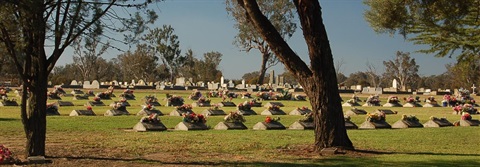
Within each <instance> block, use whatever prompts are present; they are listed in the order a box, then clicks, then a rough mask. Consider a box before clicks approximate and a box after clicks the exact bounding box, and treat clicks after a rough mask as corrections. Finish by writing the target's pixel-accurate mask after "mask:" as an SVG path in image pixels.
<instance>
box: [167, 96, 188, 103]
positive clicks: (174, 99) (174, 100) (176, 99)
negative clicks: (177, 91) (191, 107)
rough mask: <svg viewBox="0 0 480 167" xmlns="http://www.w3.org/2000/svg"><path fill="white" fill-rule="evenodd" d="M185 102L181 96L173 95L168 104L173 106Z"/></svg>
mask: <svg viewBox="0 0 480 167" xmlns="http://www.w3.org/2000/svg"><path fill="white" fill-rule="evenodd" d="M183 101H184V100H183V98H182V97H180V96H175V95H173V96H172V97H170V98H168V102H170V103H172V104H181V103H183Z"/></svg>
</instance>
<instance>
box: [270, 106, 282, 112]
mask: <svg viewBox="0 0 480 167" xmlns="http://www.w3.org/2000/svg"><path fill="white" fill-rule="evenodd" d="M268 110H270V111H280V106H278V105H271V106H268Z"/></svg>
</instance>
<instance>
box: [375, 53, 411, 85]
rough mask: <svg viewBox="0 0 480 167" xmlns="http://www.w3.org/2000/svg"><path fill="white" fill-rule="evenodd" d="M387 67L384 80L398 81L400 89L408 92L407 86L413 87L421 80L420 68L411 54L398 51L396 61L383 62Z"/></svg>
mask: <svg viewBox="0 0 480 167" xmlns="http://www.w3.org/2000/svg"><path fill="white" fill-rule="evenodd" d="M383 65H385V73H384V74H383V76H384V78H385V79H387V80H393V79H396V80H397V82H398V83H399V89H401V90H404V91H405V90H406V89H407V86H412V85H414V83H415V82H416V80H417V79H418V78H419V76H418V68H419V66H418V65H417V63H416V62H415V58H411V57H410V53H408V52H407V53H403V52H400V51H398V52H397V54H396V57H395V59H394V60H389V61H383Z"/></svg>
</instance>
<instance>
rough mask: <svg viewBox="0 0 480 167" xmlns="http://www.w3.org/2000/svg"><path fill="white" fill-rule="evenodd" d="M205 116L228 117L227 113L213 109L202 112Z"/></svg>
mask: <svg viewBox="0 0 480 167" xmlns="http://www.w3.org/2000/svg"><path fill="white" fill-rule="evenodd" d="M202 114H203V115H206V116H215V115H227V114H226V113H225V111H223V110H220V109H218V110H212V109H206V110H204V111H203V112H202Z"/></svg>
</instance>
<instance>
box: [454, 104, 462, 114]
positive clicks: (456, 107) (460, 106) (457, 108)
mask: <svg viewBox="0 0 480 167" xmlns="http://www.w3.org/2000/svg"><path fill="white" fill-rule="evenodd" d="M452 109H453V111H456V112H457V113H458V112H461V111H462V109H463V107H462V105H457V106H455V107H453V108H452Z"/></svg>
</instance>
